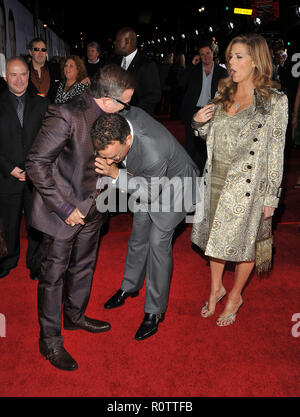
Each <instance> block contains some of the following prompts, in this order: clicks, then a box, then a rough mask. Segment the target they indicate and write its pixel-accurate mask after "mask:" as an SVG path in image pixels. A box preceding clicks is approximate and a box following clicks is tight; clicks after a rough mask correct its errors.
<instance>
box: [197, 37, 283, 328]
mask: <svg viewBox="0 0 300 417" xmlns="http://www.w3.org/2000/svg"><path fill="white" fill-rule="evenodd" d="M226 62H227V68H228V71H229V77H228V78H225V79H224V80H221V82H220V85H219V91H218V93H217V95H216V97H215V99H214V100H213V103H210V104H208V105H207V106H205V107H203V108H202V109H201V110H199V111H198V112H197V113H196V114H195V116H194V120H193V123H192V125H193V127H194V129H195V134H197V135H198V136H201V137H202V138H206V141H207V153H208V158H207V163H206V167H205V170H204V189H205V193H204V216H202V218H200V216H199V211H197V210H196V215H195V222H194V224H193V230H192V236H191V238H192V242H193V243H195V244H196V245H198V246H199V247H200V248H201V249H203V250H204V251H205V254H206V255H207V256H209V258H210V268H211V290H210V296H209V299H208V301H207V302H206V304H205V305H204V306H203V308H202V311H201V315H202V317H205V318H206V317H210V316H212V315H213V314H214V313H215V309H216V304H217V303H218V302H219V301H220V300H221V299H222V298H223V297H224V296H225V295H226V289H225V287H224V285H223V282H222V280H223V272H224V267H225V264H226V261H231V262H235V263H236V266H235V278H234V284H233V287H232V289H231V291H230V293H229V294H228V297H227V303H226V305H225V309H224V311H223V312H222V314H221V315H220V316H219V318H218V319H217V325H218V326H228V325H231V324H233V323H234V321H235V319H236V314H237V312H238V310H239V308H240V307H241V305H242V304H243V299H242V296H241V293H242V290H243V288H244V286H245V284H246V282H247V280H248V278H249V276H250V273H251V272H252V270H253V267H254V265H255V255H256V251H255V242H256V239H257V235H258V231H259V225H260V223H261V220H263V219H265V220H264V222H262V223H263V224H265V227H270V228H271V216H273V214H274V210H275V208H276V207H277V205H278V199H279V195H280V184H281V180H282V173H283V154H284V143H285V132H286V126H287V120H288V105H287V97H286V96H285V95H284V94H283V93H282V92H279V91H278V90H276V89H274V88H273V84H272V83H273V82H272V59H271V56H270V52H269V48H268V45H267V43H266V41H265V39H264V38H263V37H262V36H260V35H257V34H250V35H245V36H238V37H236V38H234V39H233V40H232V41H231V42H230V44H229V45H228V47H227V50H226ZM199 140H201V139H199ZM266 219H267V220H266Z"/></svg>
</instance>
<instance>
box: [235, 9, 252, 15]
mask: <svg viewBox="0 0 300 417" xmlns="http://www.w3.org/2000/svg"><path fill="white" fill-rule="evenodd" d="M252 12H253V10H252V9H239V8H237V7H235V8H234V13H235V14H247V15H249V16H251V15H252Z"/></svg>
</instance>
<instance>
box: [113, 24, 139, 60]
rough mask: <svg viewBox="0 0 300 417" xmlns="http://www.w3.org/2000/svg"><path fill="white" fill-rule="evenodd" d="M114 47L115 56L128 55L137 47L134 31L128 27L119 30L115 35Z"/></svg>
mask: <svg viewBox="0 0 300 417" xmlns="http://www.w3.org/2000/svg"><path fill="white" fill-rule="evenodd" d="M114 45H115V53H116V54H118V55H122V56H127V55H130V54H131V53H132V52H134V51H135V50H136V47H137V36H136V33H135V31H134V30H133V29H132V28H130V27H124V28H122V29H120V30H119V31H118V32H117V34H116V39H115V42H114Z"/></svg>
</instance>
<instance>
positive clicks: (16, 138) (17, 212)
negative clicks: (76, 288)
mask: <svg viewBox="0 0 300 417" xmlns="http://www.w3.org/2000/svg"><path fill="white" fill-rule="evenodd" d="M5 80H6V83H7V87H6V88H5V89H4V91H3V92H2V94H1V96H0V219H2V221H3V224H4V228H5V237H6V243H7V248H8V255H7V257H6V258H4V259H2V260H1V262H0V278H4V277H6V276H7V275H9V273H10V270H11V269H13V268H15V267H16V266H17V264H18V260H19V256H20V224H21V218H22V212H23V211H24V214H25V219H26V226H27V235H28V248H27V254H26V266H27V268H29V269H30V277H31V278H32V279H36V278H38V277H39V273H40V262H41V260H40V246H41V238H42V234H41V233H40V232H38V231H37V230H35V229H33V228H32V227H30V226H29V225H28V218H29V215H30V212H31V204H32V189H33V185H32V182H31V181H30V180H29V178H28V176H27V175H26V171H25V158H26V156H27V153H28V152H29V149H30V147H31V145H32V143H33V141H34V139H35V137H36V135H37V133H38V131H39V129H40V127H41V124H42V120H43V117H44V115H45V113H46V110H47V107H48V104H49V101H48V99H46V98H42V97H39V96H38V95H36V94H33V93H31V92H29V91H27V90H28V82H29V69H28V66H27V64H26V62H25V61H24V59H23V58H21V57H15V58H11V59H9V60H8V61H7V64H6V76H5Z"/></svg>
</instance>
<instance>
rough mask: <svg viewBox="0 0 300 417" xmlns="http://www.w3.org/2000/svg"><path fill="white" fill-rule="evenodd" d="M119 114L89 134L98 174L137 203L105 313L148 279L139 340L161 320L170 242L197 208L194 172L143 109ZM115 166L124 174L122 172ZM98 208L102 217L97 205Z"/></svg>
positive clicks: (98, 123)
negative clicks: (121, 271) (117, 283)
mask: <svg viewBox="0 0 300 417" xmlns="http://www.w3.org/2000/svg"><path fill="white" fill-rule="evenodd" d="M122 114H123V115H124V117H123V116H121V115H120V114H110V115H108V114H106V115H101V116H100V117H99V118H98V119H97V120H96V121H95V123H94V124H93V127H92V132H91V136H92V139H93V141H94V146H95V149H96V152H97V153H98V155H99V157H98V158H96V167H97V168H96V172H98V173H99V174H102V175H105V176H108V177H111V178H112V179H113V180H112V183H113V184H115V186H116V187H117V188H119V190H120V191H127V192H128V193H130V194H131V197H133V199H134V200H136V199H139V203H138V204H132V205H131V206H132V208H133V212H134V216H133V228H132V232H131V235H130V239H129V244H128V251H127V257H126V263H125V271H124V278H123V282H122V285H121V288H120V289H119V290H118V291H117V292H116V294H114V295H113V296H112V297H111V298H110V299H109V300H108V301H107V302H106V304H105V308H107V309H111V308H116V307H120V306H121V305H123V304H124V302H125V300H126V298H127V297H136V296H137V295H138V294H139V290H140V289H141V288H142V286H143V283H144V279H145V274H146V297H145V317H144V320H143V322H142V324H141V326H140V327H139V329H138V331H137V333H136V335H135V339H136V340H143V339H146V338H148V337H150V336H152V335H153V334H154V333H156V332H157V330H158V324H159V322H161V321H162V320H163V319H164V314H165V311H166V309H167V305H168V296H169V286H170V279H171V275H172V266H173V253H172V237H173V234H174V230H175V228H176V226H177V225H178V224H179V223H180V222H181V221H182V220H183V219H184V217H185V216H186V214H187V213H188V212H190V211H191V210H192V207H193V204H194V203H195V202H196V191H197V175H198V168H197V166H196V165H195V164H194V162H193V161H192V159H191V158H190V157H189V156H188V154H187V153H186V151H185V150H184V149H183V147H182V146H181V145H180V144H179V143H178V141H177V140H176V139H175V138H174V136H172V135H171V133H170V132H169V131H168V130H167V129H166V128H165V127H164V126H162V125H161V124H160V123H158V122H157V121H156V120H154V119H153V118H152V117H151V116H149V115H148V114H147V113H146V112H144V111H143V110H142V109H140V108H138V107H131V109H130V110H127V111H123V112H122ZM119 162H122V163H123V165H125V166H126V169H120V168H119V167H118V165H117V164H118V163H119ZM100 182H101V180H100ZM100 196H101V194H100ZM100 196H99V197H98V198H100V199H101V198H102V197H100ZM129 202H130V199H129ZM97 207H98V210H99V209H100V211H101V207H102V206H101V202H100V204H98V202H97Z"/></svg>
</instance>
